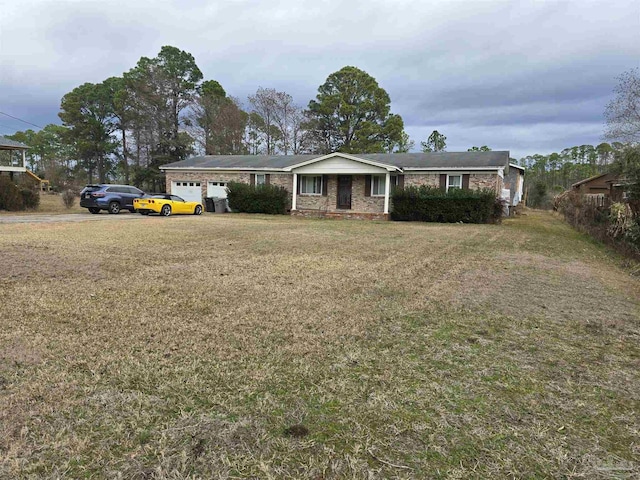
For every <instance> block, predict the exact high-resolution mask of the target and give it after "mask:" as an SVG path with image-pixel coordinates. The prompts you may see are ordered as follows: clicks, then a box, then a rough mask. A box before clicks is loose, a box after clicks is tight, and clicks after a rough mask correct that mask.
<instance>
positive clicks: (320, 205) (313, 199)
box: [296, 175, 384, 213]
mask: <svg viewBox="0 0 640 480" xmlns="http://www.w3.org/2000/svg"><path fill="white" fill-rule="evenodd" d="M328 177H329V182H328V184H327V195H326V196H322V195H304V194H302V195H298V196H297V198H296V208H297V209H298V210H317V211H321V212H336V213H341V212H342V213H348V212H363V213H383V212H384V197H365V196H364V193H365V178H366V177H365V175H352V176H351V179H352V183H351V209H350V210H342V209H339V208H338V207H337V203H338V176H337V175H328Z"/></svg>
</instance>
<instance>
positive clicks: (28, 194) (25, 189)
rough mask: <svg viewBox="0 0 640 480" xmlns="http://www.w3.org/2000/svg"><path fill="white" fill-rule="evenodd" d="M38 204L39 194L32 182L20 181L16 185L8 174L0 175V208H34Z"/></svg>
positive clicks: (14, 210)
mask: <svg viewBox="0 0 640 480" xmlns="http://www.w3.org/2000/svg"><path fill="white" fill-rule="evenodd" d="M39 205H40V194H39V192H38V190H37V189H36V188H35V187H34V184H32V183H29V182H25V181H22V182H21V183H20V184H19V185H16V184H15V183H14V182H13V180H11V178H9V177H8V176H6V175H0V210H8V211H10V212H16V211H19V210H27V209H28V210H35V209H36V208H38V206H39Z"/></svg>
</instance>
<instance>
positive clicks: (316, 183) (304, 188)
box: [300, 175, 322, 195]
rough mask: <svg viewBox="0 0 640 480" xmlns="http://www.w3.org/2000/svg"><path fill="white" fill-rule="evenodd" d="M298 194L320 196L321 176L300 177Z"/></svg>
mask: <svg viewBox="0 0 640 480" xmlns="http://www.w3.org/2000/svg"><path fill="white" fill-rule="evenodd" d="M300 186H301V188H300V193H302V194H305V195H322V175H302V176H301V177H300Z"/></svg>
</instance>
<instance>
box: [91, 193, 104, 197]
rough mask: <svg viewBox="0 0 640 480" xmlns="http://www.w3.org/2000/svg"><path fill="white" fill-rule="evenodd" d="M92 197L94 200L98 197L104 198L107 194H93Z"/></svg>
mask: <svg viewBox="0 0 640 480" xmlns="http://www.w3.org/2000/svg"><path fill="white" fill-rule="evenodd" d="M91 196H92V197H93V198H98V197H104V196H106V194H105V193H102V192H100V193H92V194H91Z"/></svg>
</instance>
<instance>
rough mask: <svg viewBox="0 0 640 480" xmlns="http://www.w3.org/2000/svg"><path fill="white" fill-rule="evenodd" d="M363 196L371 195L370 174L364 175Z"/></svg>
mask: <svg viewBox="0 0 640 480" xmlns="http://www.w3.org/2000/svg"><path fill="white" fill-rule="evenodd" d="M364 196H365V197H370V196H371V175H365V176H364Z"/></svg>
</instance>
